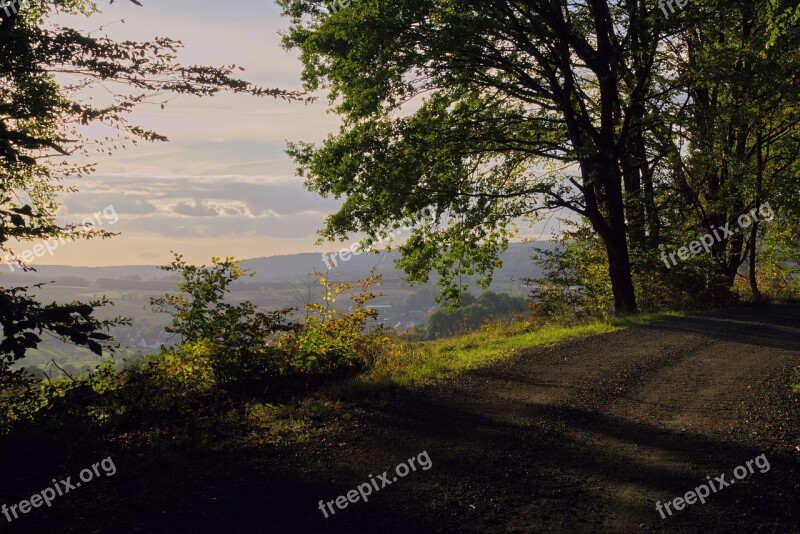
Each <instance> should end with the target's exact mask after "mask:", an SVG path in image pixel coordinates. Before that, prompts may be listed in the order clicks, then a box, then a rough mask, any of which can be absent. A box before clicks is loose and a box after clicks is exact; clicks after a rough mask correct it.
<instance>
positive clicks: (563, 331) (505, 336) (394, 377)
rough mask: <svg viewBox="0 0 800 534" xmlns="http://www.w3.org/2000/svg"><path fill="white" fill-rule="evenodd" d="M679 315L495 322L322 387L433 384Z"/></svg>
mask: <svg viewBox="0 0 800 534" xmlns="http://www.w3.org/2000/svg"><path fill="white" fill-rule="evenodd" d="M677 316H680V314H679V313H674V312H669V313H658V314H642V315H635V316H631V317H627V318H624V319H613V320H596V321H591V322H587V323H584V324H578V325H575V324H572V325H562V324H549V325H548V324H545V325H541V324H531V323H529V322H526V321H521V322H513V323H511V324H500V323H493V324H489V325H486V326H484V327H483V328H481V330H479V331H477V332H473V333H470V334H466V335H463V336H458V337H453V338H447V339H442V340H438V341H429V342H417V343H402V344H400V345H398V347H397V348H396V350H393V351H389V352H387V353H386V354H383V355H381V356H380V357H379V358H378V360H377V361H376V363H375V366H374V367H373V368H372V369H371V370H370V371H369V372H367V373H365V374H363V375H360V376H358V377H355V378H351V379H349V380H346V381H344V382H341V383H337V384H331V385H330V386H329V387H327V388H325V389H324V390H323V395H324V396H325V397H327V398H329V399H331V398H333V399H353V398H358V397H361V396H370V395H372V394H375V393H381V392H385V391H387V390H390V389H393V388H395V387H400V386H407V385H413V384H422V383H428V382H431V381H434V380H439V379H442V378H447V377H450V376H454V375H457V374H459V373H462V372H464V371H469V370H470V369H477V368H480V367H485V366H487V365H491V364H493V363H495V362H498V361H502V360H505V359H508V358H510V357H512V356H514V355H515V354H516V353H517V352H518V351H520V350H523V349H528V348H532V347H541V346H546V345H552V344H555V343H558V342H560V341H565V340H568V339H575V338H581V337H587V336H592V335H598V334H607V333H609V332H615V331H617V330H620V329H622V328H625V327H630V326H637V325H642V324H647V323H651V322H653V321H656V320H659V319H664V318H667V317H677Z"/></svg>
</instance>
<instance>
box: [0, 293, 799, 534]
mask: <svg viewBox="0 0 800 534" xmlns="http://www.w3.org/2000/svg"><path fill="white" fill-rule="evenodd" d="M796 383H800V306H788V307H774V308H752V309H737V310H729V311H724V312H719V313H714V314H710V315H703V316H695V317H686V318H675V319H669V320H664V321H660V322H657V323H654V324H651V325H648V326H642V327H637V328H631V329H626V330H623V331H619V332H615V333H612V334H607V335H601V336H595V337H591V338H585V339H579V340H574V341H570V342H565V343H561V344H558V345H555V346H552V347H548V348H540V349H531V350H528V351H524V352H522V353H520V354H518V355H516V356H515V357H513V358H512V359H510V360H507V361H504V362H502V363H499V364H496V365H493V366H491V367H487V368H484V369H481V370H477V371H474V372H469V373H465V374H463V375H461V376H459V377H456V378H453V379H448V380H444V381H440V382H438V383H436V384H433V385H430V386H425V387H420V388H411V389H404V390H400V391H396V392H394V393H393V394H392V396H391V399H390V400H389V401H388V402H383V403H377V404H376V403H372V404H365V405H362V406H361V407H360V408H358V409H356V410H353V411H352V412H351V413H350V414H349V417H348V418H346V419H342V420H340V421H339V422H338V423H337V424H335V425H331V426H330V427H329V428H327V430H326V431H325V432H323V433H322V434H321V437H320V438H319V439H316V440H313V441H310V442H307V443H293V444H288V445H282V446H268V445H265V446H264V447H263V448H259V449H255V450H249V451H245V452H237V453H236V454H234V453H230V452H222V453H219V454H216V455H209V454H204V455H199V456H198V457H176V458H173V459H172V460H170V461H165V462H164V463H163V464H154V465H152V466H151V467H149V468H148V469H147V470H145V471H142V470H135V472H134V470H131V469H128V468H126V466H128V465H129V464H131V463H134V462H136V461H137V458H135V457H133V456H127V457H126V456H119V457H116V458H115V464H116V466H117V468H118V469H119V472H118V474H117V475H116V476H114V477H109V478H102V479H101V480H96V481H94V482H92V483H91V485H92V486H93V489H92V490H91V491H87V492H85V493H84V492H83V488H81V489H80V490H77V491H75V492H74V493H73V494H72V495H68V496H64V497H62V498H60V499H59V500H58V501H56V502H54V504H53V508H52V509H44V508H40V509H37V510H33V511H32V513H29V514H27V515H26V516H25V517H23V518H21V519H20V520H18V521H15V522H14V523H12V524H5V520H4V518H3V517H2V516H0V524H2V525H3V526H2V528H3V529H4V531H6V532H40V531H41V532H81V533H84V532H141V533H144V532H180V533H184V532H186V533H248V534H249V533H278V532H297V533H315V532H370V533H372V532H379V533H382V532H390V533H391V532H404V533H406V532H425V533H427V532H442V533H451V532H466V533H473V532H474V533H500V532H502V533H529V532H530V533H533V532H637V531H644V532H704V533H709V532H728V531H733V532H798V531H800V506H798V504H800V462H799V461H798V456H799V454H798V453H799V452H800V409H799V408H800V399H798V398H799V397H800V395H798V394H794V393H792V384H796ZM423 451H425V452H426V453H427V455H428V457H429V458H430V460H431V463H432V466H431V467H430V468H429V469H427V470H423V469H421V468H420V467H418V468H417V470H415V471H412V472H410V473H409V474H408V475H407V476H405V477H404V478H401V477H398V480H397V481H396V482H392V483H391V485H390V486H387V487H385V488H382V489H381V490H380V491H376V492H373V493H372V495H370V496H369V500H368V502H362V501H360V500H359V502H357V503H354V504H349V505H348V506H347V508H345V509H343V510H340V509H339V508H337V507H336V506H335V504H334V505H333V506H334V509H335V510H336V513H335V515H332V516H331V517H329V518H327V519H326V518H325V517H324V515H323V513H322V512H321V511H320V509H319V508H318V503H319V501H320V500H324V501H331V500H334V499H336V497H337V496H339V495H345V494H347V492H348V491H349V490H353V489H356V488H357V487H358V485H359V484H363V483H365V482H369V481H370V476H371V475H375V478H376V479H377V475H379V474H382V473H383V472H384V471H388V479H389V480H391V479H392V478H394V477H395V476H396V475H395V472H394V469H395V466H396V465H398V464H399V463H401V462H404V461H406V460H407V459H409V458H412V457H414V458H416V457H417V456H418V455H419V454H420V453H422V452H423ZM761 455H764V456H765V457H766V460H767V461H768V462H769V469H768V470H765V469H763V468H759V467H757V466H758V465H761V466H764V465H765V464H764V463H763V459H762V460H760V461H761V462H762V463H760V464H756V466H754V467H755V469H754V472H753V473H752V474H751V473H749V472H748V473H747V474H746V476H744V477H742V478H741V479H737V478H735V477H734V470H735V469H736V468H737V466H740V465H746V462H747V461H748V460H752V459H754V458H756V457H760V456H761ZM762 458H763V457H762ZM31 461H35V459H31ZM416 464H417V465H420V464H421V461H419V460H418V461H417V462H416ZM751 466H753V463H752V462H751ZM51 471H52V469H51ZM762 471H766V472H762ZM739 473H740V474H741V471H739ZM722 474H724V475H725V480H726V481H728V482H730V483H731V485H730V486H728V487H724V488H720V489H719V490H718V491H716V492H714V493H712V494H711V495H710V496H709V497H707V498H706V502H705V504H702V503H700V502H696V503H695V504H692V505H688V506H685V507H684V508H683V509H682V510H676V509H675V507H674V506H673V507H672V509H671V511H672V515H669V514H666V517H665V518H662V517H661V514H660V513H659V512H658V511H657V509H656V502H659V501H660V502H661V503H664V502H667V501H672V500H673V499H675V498H676V497H683V496H684V494H685V493H686V492H688V491H690V490H693V489H694V488H696V487H698V486H700V485H701V484H703V483H705V482H706V481H707V477H709V476H710V477H711V479H712V480H714V479H715V478H716V477H718V476H720V475H722ZM376 483H377V482H376ZM378 484H380V483H378ZM88 485H89V484H87V486H88ZM717 485H719V483H718V484H717ZM26 489H31V488H26ZM19 491H22V489H20V490H19ZM19 491H16V492H15V493H19ZM8 493H9V492H8V491H4V492H3V494H4V497H5V495H7V494H8ZM73 495H74V497H73ZM23 497H24V494H23V495H22V496H21V497H20V498H23ZM98 500H99V502H98ZM7 502H8V501H7ZM40 512H41V513H40ZM329 515H330V512H329Z"/></svg>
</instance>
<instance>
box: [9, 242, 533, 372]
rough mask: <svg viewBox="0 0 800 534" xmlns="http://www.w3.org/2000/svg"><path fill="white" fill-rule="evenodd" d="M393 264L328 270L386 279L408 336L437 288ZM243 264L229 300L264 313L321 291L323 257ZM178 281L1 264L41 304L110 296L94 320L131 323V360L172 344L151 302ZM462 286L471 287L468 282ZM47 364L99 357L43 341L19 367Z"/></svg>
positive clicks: (515, 259)
mask: <svg viewBox="0 0 800 534" xmlns="http://www.w3.org/2000/svg"><path fill="white" fill-rule="evenodd" d="M543 244H544V243H538V245H543ZM536 245H537V244H534V243H529V244H522V243H514V244H512V245H511V246H510V247H509V249H508V251H507V252H506V253H505V254H504V255H503V267H502V268H501V269H500V270H499V271H497V272H496V273H495V275H494V280H493V283H492V285H491V288H490V289H491V290H493V291H495V292H498V293H509V294H511V295H515V296H527V294H528V288H527V287H525V286H523V285H522V283H521V279H522V278H524V277H536V276H539V275H540V274H541V271H540V269H539V268H538V267H536V266H534V265H533V264H532V262H531V259H530V258H531V256H532V255H533V248H534V246H536ZM398 258H399V254H398V253H397V252H396V251H395V252H392V253H388V254H387V253H381V254H369V255H361V256H355V257H353V258H351V259H350V260H349V261H347V262H340V263H339V265H338V266H336V267H334V268H332V269H331V270H330V271H328V272H329V275H330V276H332V277H333V278H335V279H340V280H341V279H346V280H357V279H360V278H365V277H366V276H368V275H369V272H370V269H372V267H374V266H377V272H378V274H381V275H382V276H383V280H384V284H383V286H382V287H381V289H380V292H382V293H383V294H384V295H383V296H382V297H379V298H378V299H377V300H375V301H374V302H373V304H374V305H376V306H377V307H378V308H379V309H380V314H379V322H381V323H382V324H385V325H386V326H389V327H392V328H395V329H398V330H408V329H410V328H413V327H414V326H416V325H421V324H427V322H428V317H429V314H430V312H431V311H432V310H433V309H434V308H435V306H436V304H435V302H434V297H435V296H436V294H437V293H438V288H437V287H436V278H435V276H432V278H431V281H430V282H429V283H428V284H425V285H421V286H411V285H409V284H408V283H406V282H404V281H403V280H402V278H401V275H402V273H400V272H399V271H397V270H396V269H395V261H396V260H397V259H398ZM242 266H243V267H244V268H246V269H248V270H249V271H251V272H253V273H255V276H253V277H252V278H247V279H245V280H242V281H239V282H237V283H235V284H233V285H232V286H231V295H230V298H231V300H233V301H241V300H245V299H247V300H251V301H252V302H254V303H255V304H256V305H258V306H260V307H263V308H264V309H279V308H295V309H300V308H302V306H303V305H304V302H307V301H308V300H307V299H308V298H314V297H316V296H317V295H318V293H319V290H318V287H315V286H316V284H315V283H311V282H309V277H308V274H309V273H312V272H313V271H314V270H315V269H316V270H318V271H322V272H326V271H327V268H326V265H325V263H323V261H322V254H321V253H308V254H289V255H285V256H271V257H267V258H253V259H248V260H244V261H243V262H242ZM177 280H178V277H177V275H176V274H175V273H166V272H164V271H162V270H160V269H158V267H156V266H153V265H134V266H121V267H66V266H49V265H45V266H38V267H36V272H29V273H23V272H19V271H17V272H14V273H11V272H9V271H8V269H7V268H4V267H2V266H0V284H3V285H4V286H6V287H8V286H31V285H33V284H36V283H39V282H45V283H46V285H44V286H43V287H42V288H41V289H35V290H32V293H34V294H35V295H36V296H37V298H39V299H40V300H42V301H45V302H52V301H56V302H70V301H73V300H81V301H86V300H91V299H96V298H100V297H101V296H107V297H108V298H110V299H111V300H112V301H113V302H114V306H109V307H105V308H101V309H100V310H99V311H98V316H99V317H101V318H110V317H114V316H118V315H122V316H125V317H130V318H131V319H132V322H133V324H132V325H131V326H123V327H118V328H116V329H115V330H114V331H113V335H114V337H115V339H116V340H117V341H118V342H119V343H120V344H121V346H122V348H123V351H122V355H123V356H125V355H127V356H128V357H132V355H135V354H139V353H142V352H148V351H152V350H155V349H157V348H158V347H159V346H160V345H161V344H163V343H167V342H169V340H170V338H169V335H168V334H167V333H166V332H165V330H164V329H165V327H166V326H167V325H168V324H169V317H168V316H167V315H165V314H159V313H154V312H153V311H152V308H151V306H150V298H152V297H155V296H160V295H163V294H164V293H166V292H170V291H173V290H174V289H175V283H176V282H177ZM50 282H52V283H50ZM466 282H467V283H469V280H466ZM470 292H471V293H474V294H477V293H480V289H479V288H478V287H477V286H475V285H471V288H470ZM347 302H348V301H347V299H342V302H341V303H340V304H341V305H342V306H347V305H348V304H347ZM50 360H55V361H56V362H57V363H59V365H61V366H62V367H63V366H67V365H68V366H69V369H72V370H75V369H86V368H89V367H91V366H92V365H93V364H94V363H96V362H97V361H98V358H97V357H96V356H94V355H93V354H91V353H88V351H85V350H81V349H77V348H76V347H72V346H70V345H63V344H61V343H59V342H55V341H48V342H47V343H45V344H43V345H42V347H41V350H39V351H34V352H33V353H31V354H30V355H29V356H28V357H27V358H25V360H24V361H22V362H21V363H22V364H23V365H26V366H31V367H36V368H39V369H42V368H44V367H45V366H46V365H47V363H48V362H49V361H50Z"/></svg>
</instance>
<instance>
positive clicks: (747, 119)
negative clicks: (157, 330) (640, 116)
mask: <svg viewBox="0 0 800 534" xmlns="http://www.w3.org/2000/svg"><path fill="white" fill-rule="evenodd" d="M707 13H708V16H707V18H705V19H698V20H693V21H692V24H691V26H690V27H687V28H686V29H685V30H684V31H683V32H682V33H681V35H680V39H679V40H678V41H676V48H677V49H678V50H680V51H681V53H680V54H676V55H675V58H676V64H675V65H676V71H677V73H678V74H679V78H678V80H679V83H678V85H677V87H679V88H681V92H680V94H676V98H679V99H680V101H681V105H680V106H678V107H676V108H674V109H675V112H674V113H671V114H669V115H668V117H669V119H670V120H669V121H668V124H669V125H670V126H669V128H670V131H669V132H667V131H665V132H664V135H663V136H661V138H662V139H666V140H669V142H670V143H672V146H671V147H669V148H668V149H667V153H668V154H669V157H670V159H671V160H672V162H673V165H672V166H671V171H672V172H671V173H670V175H669V180H668V182H667V185H668V187H669V188H670V189H671V190H673V191H675V192H676V193H677V194H675V195H674V196H673V198H672V203H673V206H674V207H675V209H674V213H675V217H673V218H672V220H671V221H670V222H671V223H672V224H675V223H676V221H678V219H683V220H685V221H688V222H689V229H690V230H691V231H698V230H701V231H702V233H706V232H709V233H710V232H712V231H713V229H715V228H723V227H730V228H731V229H738V228H739V226H740V225H739V224H738V221H739V220H740V217H744V216H746V214H748V212H750V211H751V210H753V209H757V208H759V207H760V206H762V204H764V203H768V202H772V203H773V204H775V205H777V206H780V209H782V210H788V209H790V207H791V205H792V203H793V202H794V201H793V200H792V199H791V198H790V196H789V195H786V194H785V193H780V191H781V190H784V191H786V190H787V189H789V190H791V189H792V188H796V180H797V176H798V163H800V160H798V156H800V100H799V99H798V95H797V91H796V87H797V84H798V81H800V71H798V64H800V52H798V46H800V31H799V30H798V28H797V26H796V25H791V24H786V22H787V21H789V20H791V18H792V16H794V17H797V16H798V13H800V12H798V8H797V4H796V2H790V1H782V0H756V1H747V2H736V1H733V2H727V3H726V5H725V9H716V10H715V11H708V12H707ZM687 207H688V208H689V209H688V210H687ZM679 224H680V223H679ZM762 227H763V225H762V224H761V223H760V222H754V223H753V224H752V225H751V226H750V228H749V231H747V232H738V231H737V232H731V235H730V236H725V237H722V239H720V240H718V241H717V242H716V243H715V244H714V246H713V247H712V252H711V254H712V257H713V259H714V270H713V271H712V273H710V274H711V278H712V279H713V280H716V284H717V285H718V288H717V290H716V291H715V293H716V295H717V298H718V299H720V298H724V297H725V295H726V294H727V293H728V292H729V290H730V289H731V287H732V286H733V284H734V280H735V278H736V276H737V274H738V272H739V269H740V267H741V266H742V265H743V264H744V263H746V262H747V263H748V264H749V271H750V285H751V290H752V293H753V296H754V299H755V300H759V298H760V291H759V289H758V285H757V276H756V273H757V266H756V255H757V253H758V246H757V245H758V237H759V229H760V228H762Z"/></svg>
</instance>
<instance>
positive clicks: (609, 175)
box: [583, 155, 636, 316]
mask: <svg viewBox="0 0 800 534" xmlns="http://www.w3.org/2000/svg"><path fill="white" fill-rule="evenodd" d="M599 159H600V160H601V161H600V162H597V163H596V164H594V165H593V164H591V163H590V164H588V165H585V166H583V170H584V173H585V176H586V178H584V183H585V184H587V186H586V188H585V189H584V190H583V192H584V195H585V198H586V207H587V209H586V216H587V217H588V219H589V221H590V222H591V223H592V227H593V228H594V229H595V231H596V232H597V233H598V234H599V235H600V237H601V238H602V239H603V243H604V244H605V246H606V253H607V255H608V275H609V278H610V279H611V290H612V292H613V293H614V311H615V313H616V314H617V315H620V316H622V315H628V314H631V313H634V312H635V311H636V292H635V290H634V287H633V277H632V275H631V260H630V254H629V252H628V239H627V234H628V232H627V226H626V222H625V202H624V198H623V194H622V179H621V178H622V177H621V176H620V170H619V167H618V166H617V165H616V161H615V160H614V159H612V158H610V157H608V155H606V157H605V158H602V156H601V158H599ZM598 201H599V202H602V205H603V210H600V209H599V205H598Z"/></svg>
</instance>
